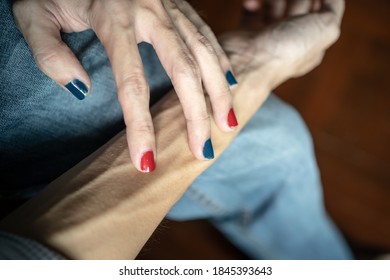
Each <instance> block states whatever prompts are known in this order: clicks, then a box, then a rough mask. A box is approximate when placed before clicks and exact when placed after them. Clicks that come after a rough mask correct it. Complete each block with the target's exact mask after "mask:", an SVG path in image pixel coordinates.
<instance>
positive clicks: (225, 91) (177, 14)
mask: <svg viewBox="0 0 390 280" xmlns="http://www.w3.org/2000/svg"><path fill="white" fill-rule="evenodd" d="M167 11H168V14H169V15H170V16H171V18H172V22H174V23H175V26H176V28H177V30H178V32H179V34H180V36H181V37H182V38H183V40H184V42H185V43H186V45H187V46H188V48H189V49H190V50H191V53H192V54H193V56H194V57H195V59H196V61H197V63H198V65H199V68H200V72H201V76H202V80H203V84H204V86H205V88H206V90H207V92H208V94H209V96H210V100H211V105H212V108H213V113H214V119H215V121H216V123H217V125H218V126H219V128H220V129H222V130H223V131H231V130H233V129H235V128H236V127H237V125H238V124H237V120H236V118H235V114H234V110H233V107H232V106H233V105H232V97H231V92H230V89H229V85H228V83H227V81H226V78H225V74H224V72H223V70H222V69H221V66H220V64H219V60H218V56H217V55H216V53H215V51H214V48H213V47H212V46H211V44H210V42H209V41H208V40H207V38H206V37H205V36H204V35H202V34H201V33H200V32H199V31H198V30H197V28H196V27H195V26H194V25H193V24H192V22H191V21H189V20H188V19H187V17H186V16H184V15H183V13H182V12H181V11H180V10H179V9H177V8H176V7H172V6H171V7H168V9H167Z"/></svg>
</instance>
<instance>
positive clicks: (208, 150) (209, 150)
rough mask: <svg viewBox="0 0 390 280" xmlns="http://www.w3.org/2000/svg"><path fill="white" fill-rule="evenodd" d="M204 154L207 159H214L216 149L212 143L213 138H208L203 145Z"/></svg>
mask: <svg viewBox="0 0 390 280" xmlns="http://www.w3.org/2000/svg"><path fill="white" fill-rule="evenodd" d="M203 156H204V157H205V159H213V158H214V150H213V144H212V143H211V139H209V140H207V141H206V143H204V146H203Z"/></svg>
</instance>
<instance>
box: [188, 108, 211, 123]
mask: <svg viewBox="0 0 390 280" xmlns="http://www.w3.org/2000/svg"><path fill="white" fill-rule="evenodd" d="M184 117H185V119H186V121H187V122H191V123H193V122H203V121H209V120H210V116H209V114H208V113H207V111H203V110H202V111H200V112H187V113H185V114H184Z"/></svg>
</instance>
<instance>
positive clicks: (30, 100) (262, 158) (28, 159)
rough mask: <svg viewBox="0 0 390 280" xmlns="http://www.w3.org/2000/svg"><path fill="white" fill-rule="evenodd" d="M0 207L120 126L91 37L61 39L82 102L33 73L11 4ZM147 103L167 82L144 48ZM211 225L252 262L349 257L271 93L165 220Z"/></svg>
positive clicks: (2, 97)
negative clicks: (85, 91)
mask: <svg viewBox="0 0 390 280" xmlns="http://www.w3.org/2000/svg"><path fill="white" fill-rule="evenodd" d="M0 1H1V4H0V5H1V6H0V26H2V28H1V30H0V35H1V36H0V71H1V72H0V101H1V102H0V120H1V121H0V132H1V136H0V170H1V179H0V180H1V181H0V200H1V199H3V200H5V199H8V200H10V199H21V198H29V197H31V196H33V195H34V194H35V193H37V192H39V190H40V189H42V188H43V187H44V186H45V185H47V184H48V183H49V182H50V181H52V180H53V179H55V178H56V177H58V176H59V175H61V174H62V173H64V172H65V171H66V170H68V169H69V168H71V167H72V166H74V165H75V164H77V162H79V161H80V160H82V159H83V158H85V157H86V156H87V155H89V154H90V153H92V152H93V151H94V150H96V149H97V148H98V147H100V146H101V145H102V144H104V143H105V142H107V141H108V140H109V139H110V138H111V137H113V136H114V135H115V134H116V133H118V132H119V131H120V130H122V129H123V128H124V123H123V120H122V112H121V108H120V106H119V103H118V101H117V97H116V89H115V85H114V81H113V77H112V71H111V67H110V64H109V61H108V59H107V57H106V54H105V51H104V49H103V47H102V45H101V44H100V42H99V40H98V39H97V38H96V36H95V35H94V33H93V32H92V31H85V32H81V33H77V34H63V39H64V41H65V42H67V43H68V45H69V46H70V48H71V49H72V50H73V51H74V52H75V53H76V55H77V57H78V58H79V59H80V61H81V63H82V64H83V66H84V67H85V68H86V70H87V72H88V74H89V75H90V77H91V80H92V87H93V89H92V92H91V95H90V96H89V97H88V98H86V99H85V100H83V101H79V100H77V99H76V98H75V97H74V96H72V95H71V94H66V92H65V91H64V90H63V89H62V88H61V87H59V86H58V85H57V84H56V83H55V82H53V81H52V80H51V79H49V78H48V77H46V76H45V75H44V74H43V73H41V72H40V71H39V69H38V68H37V66H36V65H35V63H34V60H33V57H32V55H31V52H30V50H29V49H28V46H27V44H26V42H25V41H24V39H23V37H22V35H21V33H20V32H19V31H18V30H17V28H16V26H15V24H14V21H13V18H12V13H11V10H10V5H11V4H10V2H11V1H9V0H7V1H6V0H0ZM139 50H140V53H141V56H142V59H143V62H144V67H145V74H146V76H147V78H148V82H149V85H150V89H151V100H152V101H151V103H153V102H155V101H156V100H158V99H159V98H160V96H161V95H162V94H163V93H164V92H166V91H167V89H169V88H170V86H171V84H170V81H169V79H168V77H167V76H166V74H165V72H164V70H163V69H162V67H161V64H160V62H159V61H158V58H157V57H156V55H155V53H154V51H153V48H152V47H151V46H150V45H147V44H140V46H139ZM167 217H168V218H170V219H174V220H189V219H208V220H210V221H211V222H212V223H213V224H214V225H215V227H216V228H217V229H219V230H220V231H221V232H222V233H223V234H224V235H226V237H227V238H229V239H230V240H231V242H232V243H234V244H235V245H236V246H237V247H238V248H240V249H241V250H242V251H243V252H245V253H246V254H248V255H249V256H250V257H252V258H256V259H348V258H351V253H350V251H349V249H348V247H347V246H346V244H345V242H344V240H343V238H342V236H341V235H340V233H339V232H338V230H337V228H336V227H335V226H334V225H333V223H332V221H331V220H330V218H329V217H328V215H327V213H326V211H325V210H324V205H323V198H322V190H321V183H320V177H319V173H318V169H317V165H316V160H315V156H314V153H313V146H312V141H311V138H310V134H309V133H308V131H307V128H306V127H305V124H304V123H303V121H302V119H301V118H300V116H299V115H298V114H297V112H296V111H295V110H294V109H292V108H291V107H290V106H288V105H286V104H284V103H283V102H282V101H281V100H279V99H278V98H277V97H276V96H274V95H272V94H271V95H270V97H269V98H268V100H267V101H266V102H265V103H264V105H263V106H262V107H261V109H260V110H259V111H258V112H257V113H256V114H255V116H254V117H253V118H252V119H251V120H250V122H249V123H248V124H247V125H246V126H245V127H244V129H243V130H242V132H241V133H240V134H239V135H238V136H237V138H236V139H235V140H234V141H233V143H232V144H231V145H230V146H229V147H228V149H227V150H226V151H225V152H224V153H223V154H222V156H221V157H220V158H219V159H218V160H216V161H215V163H214V164H213V165H212V166H211V167H210V168H209V169H207V170H206V171H205V172H204V173H203V174H201V175H200V176H199V177H198V178H197V179H196V180H195V181H194V183H193V184H192V185H191V187H190V188H189V189H188V191H187V192H186V193H185V194H184V196H183V197H182V198H181V200H179V201H178V202H177V204H176V205H175V206H174V207H173V208H172V209H171V211H170V212H169V214H168V216H167Z"/></svg>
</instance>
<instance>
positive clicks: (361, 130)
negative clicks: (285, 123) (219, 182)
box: [138, 0, 390, 259]
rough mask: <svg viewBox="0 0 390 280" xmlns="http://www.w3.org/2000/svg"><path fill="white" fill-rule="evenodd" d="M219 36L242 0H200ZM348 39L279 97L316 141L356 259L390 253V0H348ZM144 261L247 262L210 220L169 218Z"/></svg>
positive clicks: (231, 25) (329, 204) (330, 196)
mask: <svg viewBox="0 0 390 280" xmlns="http://www.w3.org/2000/svg"><path fill="white" fill-rule="evenodd" d="M192 2H195V3H194V5H195V7H196V8H197V9H198V10H199V11H201V14H202V16H203V17H204V18H205V20H206V21H207V22H208V24H209V25H210V26H211V27H212V28H213V30H214V31H215V32H216V33H217V34H220V33H222V32H224V31H228V30H233V29H235V28H236V27H237V26H238V25H239V22H240V16H241V7H242V1H241V0H213V1H206V0H204V1H202V0H196V1H192ZM346 2H347V3H346V12H345V16H344V20H343V25H342V32H341V38H340V39H339V41H338V42H337V43H336V44H335V45H334V46H333V47H332V48H331V49H330V50H329V51H328V52H327V55H326V56H325V59H324V61H323V63H322V64H321V65H320V66H319V67H318V68H316V69H315V70H314V71H313V72H311V73H310V74H308V75H306V76H305V77H302V78H299V79H294V80H290V81H288V82H286V83H285V84H283V85H282V86H281V87H279V88H278V89H276V94H277V95H279V96H280V97H281V98H282V99H284V100H285V101H286V102H288V103H290V104H292V105H293V106H294V107H295V108H297V110H298V111H299V112H300V113H301V115H302V116H303V118H304V119H305V121H306V123H307V125H308V127H309V129H310V131H311V133H312V135H313V138H314V144H315V149H316V153H317V160H318V164H319V167H320V170H321V174H322V181H323V186H324V195H325V204H326V208H327V210H328V212H329V213H330V215H331V217H332V218H333V220H334V221H335V223H336V224H337V225H338V227H339V228H340V229H341V231H342V233H343V234H344V236H345V237H346V239H347V241H348V242H349V244H350V246H351V248H352V250H353V252H354V253H355V257H356V258H357V259H376V258H381V257H383V256H385V255H386V254H389V253H390V74H389V73H390V70H389V64H390V53H389V52H390V1H388V0H372V1H366V0H353V1H348V0H347V1H346ZM138 258H139V259H246V258H247V257H246V256H245V255H244V254H243V253H241V252H240V251H239V250H237V249H236V248H235V247H234V246H233V245H231V244H230V243H229V242H228V241H227V240H226V239H225V238H224V237H223V236H222V235H221V234H220V233H219V232H218V231H217V230H216V229H214V228H213V226H211V225H210V224H209V223H208V222H207V221H192V222H180V223H177V222H172V221H168V220H165V221H163V222H162V224H161V225H160V227H159V228H158V229H157V231H156V232H155V234H154V235H153V236H152V238H151V239H150V240H149V242H148V243H147V244H146V246H145V247H144V249H143V250H142V251H141V253H140V254H139V257H138Z"/></svg>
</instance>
